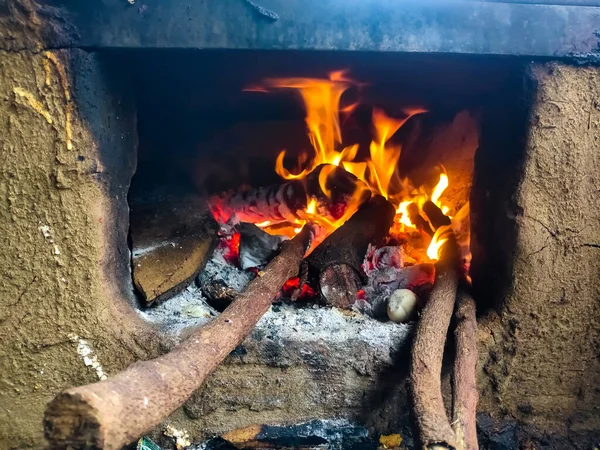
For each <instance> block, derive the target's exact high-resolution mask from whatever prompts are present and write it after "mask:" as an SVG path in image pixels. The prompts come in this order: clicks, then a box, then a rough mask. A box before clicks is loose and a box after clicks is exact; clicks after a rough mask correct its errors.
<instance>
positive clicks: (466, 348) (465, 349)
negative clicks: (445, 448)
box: [452, 287, 479, 450]
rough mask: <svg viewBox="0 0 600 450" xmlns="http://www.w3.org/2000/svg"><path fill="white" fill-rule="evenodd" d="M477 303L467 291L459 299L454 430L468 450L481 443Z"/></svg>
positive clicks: (454, 382) (458, 295)
mask: <svg viewBox="0 0 600 450" xmlns="http://www.w3.org/2000/svg"><path fill="white" fill-rule="evenodd" d="M475 313H476V311H475V300H473V297H471V294H469V292H468V291H467V290H466V288H464V287H459V289H458V293H457V296H456V311H455V319H456V329H455V330H454V336H455V338H456V357H455V360H454V372H453V377H452V394H453V401H452V426H453V428H454V433H455V434H456V438H457V440H458V441H462V443H464V446H463V449H464V450H478V449H479V444H478V442H477V424H476V413H477V400H478V398H479V395H478V393H477V379H476V369H477V318H476V314H475Z"/></svg>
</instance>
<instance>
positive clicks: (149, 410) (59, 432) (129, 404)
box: [44, 225, 313, 450]
mask: <svg viewBox="0 0 600 450" xmlns="http://www.w3.org/2000/svg"><path fill="white" fill-rule="evenodd" d="M312 235H313V228H312V226H310V225H307V226H305V227H304V229H303V230H302V231H301V232H300V233H299V234H298V235H297V236H296V237H295V238H294V239H292V240H291V241H288V242H285V243H284V244H283V246H282V249H281V252H280V254H279V255H278V256H276V257H275V258H274V259H273V261H271V263H269V265H268V266H267V267H266V268H265V270H264V274H263V275H262V276H260V277H258V278H256V279H255V280H253V281H252V282H251V283H250V285H249V286H248V288H247V289H246V291H245V292H244V293H242V294H241V295H240V296H239V297H238V298H237V299H235V301H234V302H233V303H232V304H231V305H230V306H229V307H228V308H227V309H226V310H225V311H224V312H223V313H222V314H221V315H220V316H219V317H217V318H215V319H214V320H213V321H212V322H210V323H209V324H207V325H206V326H204V327H202V328H200V329H199V330H198V331H196V332H195V333H194V334H192V335H191V336H190V338H188V339H187V340H185V341H184V342H183V343H181V344H180V345H179V346H177V347H176V348H175V349H174V350H173V351H171V352H170V353H167V354H166V355H163V356H161V357H159V358H156V359H153V360H151V361H145V362H138V363H135V364H133V365H132V366H130V367H129V368H128V369H126V370H125V371H123V372H121V373H120V374H118V375H116V376H114V377H112V378H110V379H109V380H107V381H102V382H99V383H94V384H91V385H87V386H82V387H78V388H74V389H69V390H67V391H65V392H63V393H61V394H59V395H57V396H56V398H55V399H54V400H53V401H52V402H50V404H49V405H48V408H47V409H46V412H45V417H44V427H45V435H46V438H47V439H48V441H49V444H50V448H51V449H67V448H69V449H105V450H117V449H120V448H121V447H122V446H123V445H125V444H128V443H130V442H132V441H134V440H135V439H137V438H139V436H141V435H142V434H144V433H146V432H147V431H149V430H151V429H152V428H153V427H155V426H156V425H158V424H159V423H161V422H162V421H163V420H164V419H165V418H166V417H167V416H168V415H169V414H171V413H172V412H173V411H174V410H175V409H177V408H178V407H179V406H181V404H183V402H184V401H185V400H186V399H187V398H188V397H189V396H190V395H191V394H192V393H193V392H194V390H196V389H197V388H198V387H199V386H200V385H201V384H202V383H203V382H204V381H205V380H206V378H207V377H208V375H209V374H210V373H211V372H212V371H213V370H214V369H215V368H216V367H217V365H219V364H220V363H221V362H222V361H223V360H224V359H225V358H226V357H227V355H229V353H230V352H231V351H232V350H233V349H235V347H237V346H238V345H239V344H240V343H241V342H242V341H243V340H244V338H245V337H246V336H247V335H248V334H249V333H250V331H251V330H252V328H254V326H255V325H256V323H257V322H258V320H259V319H260V318H261V317H262V316H263V314H264V313H265V312H266V311H267V310H268V309H269V307H270V305H271V302H272V301H273V299H274V298H275V297H276V295H277V293H278V292H279V289H280V288H281V286H282V285H283V284H284V283H285V281H287V280H288V279H289V278H291V277H293V276H295V275H296V274H297V273H298V267H299V265H300V262H301V261H302V258H303V257H304V254H305V252H306V249H307V248H308V247H309V246H310V241H311V239H312Z"/></svg>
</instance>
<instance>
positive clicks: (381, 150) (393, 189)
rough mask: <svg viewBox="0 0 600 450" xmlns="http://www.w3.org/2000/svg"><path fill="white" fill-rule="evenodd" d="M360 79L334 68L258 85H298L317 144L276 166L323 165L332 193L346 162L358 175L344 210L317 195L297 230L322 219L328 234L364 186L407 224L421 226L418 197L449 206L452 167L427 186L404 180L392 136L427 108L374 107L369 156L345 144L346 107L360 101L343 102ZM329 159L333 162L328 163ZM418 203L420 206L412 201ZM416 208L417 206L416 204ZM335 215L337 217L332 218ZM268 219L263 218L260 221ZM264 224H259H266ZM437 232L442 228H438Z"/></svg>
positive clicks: (287, 172)
mask: <svg viewBox="0 0 600 450" xmlns="http://www.w3.org/2000/svg"><path fill="white" fill-rule="evenodd" d="M352 86H359V84H358V83H357V82H355V81H353V80H351V79H350V78H348V76H347V74H346V72H344V71H339V72H332V73H330V74H329V76H328V78H322V79H321V78H281V79H267V80H265V81H264V82H263V83H262V85H261V86H260V87H258V88H252V89H251V90H254V91H262V92H268V91H270V90H273V89H294V90H295V91H297V92H298V93H299V94H300V96H301V98H302V100H303V103H304V107H305V110H306V127H307V132H308V136H309V138H310V142H311V145H312V150H313V152H312V155H310V156H309V154H307V153H304V154H301V155H300V156H299V157H298V158H297V159H296V163H295V166H294V167H291V168H287V167H286V165H285V163H286V151H285V150H283V151H281V153H279V155H278V157H277V160H276V162H275V171H276V172H277V174H279V175H280V176H281V177H282V178H284V179H286V180H294V179H295V180H304V179H306V177H307V176H308V175H309V174H310V173H311V172H313V171H314V170H315V169H317V167H319V166H321V168H320V169H319V170H320V172H319V176H318V182H319V187H320V189H321V191H322V192H323V194H324V195H325V196H326V197H327V198H328V199H331V198H332V191H331V187H330V186H329V184H330V183H328V182H329V180H331V177H332V176H333V174H334V173H335V171H336V168H338V167H341V168H343V169H344V170H345V171H347V172H349V173H351V174H352V175H354V176H355V177H356V178H357V180H358V181H357V183H356V187H355V192H354V193H353V194H352V195H350V196H349V198H348V200H347V202H346V204H345V205H344V209H343V211H342V212H341V213H339V214H335V215H332V214H323V213H322V210H320V207H321V205H319V204H318V203H317V201H316V200H315V199H314V198H312V199H310V200H309V201H308V202H307V205H308V206H307V207H306V209H305V211H304V212H303V214H301V215H300V216H301V217H302V220H299V221H297V223H294V224H292V226H293V230H294V232H295V233H297V232H298V231H299V230H300V229H301V228H302V225H303V224H304V223H305V222H306V221H309V220H310V221H313V222H316V223H317V224H318V225H319V226H321V227H322V228H324V229H325V231H326V234H328V233H329V232H331V231H333V230H334V229H335V228H337V227H339V226H340V225H341V224H343V223H344V222H345V221H346V220H347V219H348V218H349V217H350V216H351V215H352V214H353V213H354V212H355V211H356V209H357V208H358V207H359V206H360V203H361V199H362V198H364V197H363V195H362V194H363V193H364V190H365V189H367V190H370V191H371V192H372V193H373V194H379V195H382V196H384V197H385V198H387V199H388V200H389V201H390V202H391V203H392V204H393V205H395V207H396V208H397V216H396V222H397V223H398V224H399V226H400V227H401V228H402V229H405V228H407V229H415V225H414V224H413V223H412V221H411V219H410V217H409V216H410V214H409V206H410V205H411V203H414V204H416V205H417V206H418V208H419V209H420V207H421V206H422V205H423V204H424V203H425V201H427V200H431V201H432V202H433V203H434V204H436V205H437V206H438V207H439V208H440V209H441V210H442V212H444V214H446V213H448V212H449V208H447V207H446V206H444V205H443V204H441V202H440V198H441V196H442V194H443V192H444V191H445V189H446V188H447V187H448V184H449V180H448V176H447V174H446V173H442V174H441V175H440V179H439V181H438V183H437V185H436V186H435V188H434V189H433V190H432V191H430V192H427V191H426V190H425V189H424V188H423V187H418V188H415V187H414V186H411V185H410V183H409V182H408V180H402V179H401V178H400V176H399V172H398V162H399V160H400V155H401V153H402V148H401V146H400V145H397V144H393V143H392V142H391V139H392V137H393V136H394V135H395V134H396V132H397V131H398V130H399V129H400V128H401V127H402V126H403V125H404V124H405V123H406V122H407V121H408V120H409V119H410V118H411V117H413V116H415V115H417V114H422V113H424V112H426V110H424V109H420V108H414V109H409V110H405V111H404V112H403V113H404V114H403V117H402V118H392V117H389V116H388V115H386V114H385V112H384V111H383V110H381V109H378V108H374V109H373V113H372V125H373V140H372V142H371V144H370V146H369V155H368V157H367V158H364V157H363V158H362V159H361V158H359V145H358V144H354V145H343V143H342V133H341V128H340V119H339V116H340V113H344V114H350V113H351V112H352V111H353V110H354V109H355V108H356V105H357V104H356V103H354V104H352V105H350V106H347V107H344V108H340V102H341V99H342V95H343V94H344V92H345V91H346V90H347V89H349V88H350V87H352ZM323 165H327V166H323ZM411 208H413V209H414V207H411ZM411 211H412V210H411ZM332 216H333V217H335V218H333V219H332ZM260 225H262V224H260ZM260 225H259V226H260ZM436 236H437V233H436ZM436 236H434V237H433V239H432V241H431V245H430V248H429V250H428V251H427V256H428V257H429V258H430V259H437V256H438V251H439V248H440V247H441V245H442V244H443V242H444V240H442V239H439V237H436Z"/></svg>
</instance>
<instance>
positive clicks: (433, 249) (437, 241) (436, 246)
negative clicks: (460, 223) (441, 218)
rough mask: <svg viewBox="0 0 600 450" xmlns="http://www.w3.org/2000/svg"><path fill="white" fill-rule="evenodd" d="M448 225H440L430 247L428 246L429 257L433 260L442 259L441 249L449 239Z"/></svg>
mask: <svg viewBox="0 0 600 450" xmlns="http://www.w3.org/2000/svg"><path fill="white" fill-rule="evenodd" d="M446 232H447V227H440V228H438V229H437V230H436V232H435V234H434V235H433V238H432V239H431V243H430V244H429V247H427V257H428V258H429V259H431V260H433V261H437V260H438V259H440V250H441V248H442V246H443V245H444V243H446V242H447V241H448V238H447V237H443V236H445V235H446Z"/></svg>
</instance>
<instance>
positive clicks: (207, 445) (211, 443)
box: [190, 437, 238, 450]
mask: <svg viewBox="0 0 600 450" xmlns="http://www.w3.org/2000/svg"><path fill="white" fill-rule="evenodd" d="M190 450H238V448H237V447H236V446H235V445H233V444H232V443H231V442H228V441H226V440H225V439H223V438H221V437H217V438H213V439H209V440H208V441H205V442H203V443H202V444H200V445H197V446H192V447H190Z"/></svg>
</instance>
